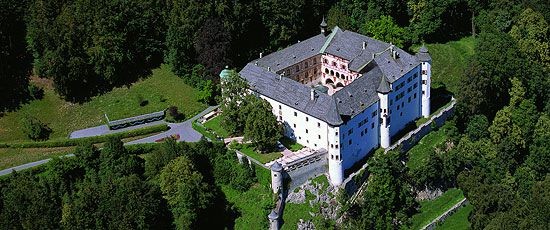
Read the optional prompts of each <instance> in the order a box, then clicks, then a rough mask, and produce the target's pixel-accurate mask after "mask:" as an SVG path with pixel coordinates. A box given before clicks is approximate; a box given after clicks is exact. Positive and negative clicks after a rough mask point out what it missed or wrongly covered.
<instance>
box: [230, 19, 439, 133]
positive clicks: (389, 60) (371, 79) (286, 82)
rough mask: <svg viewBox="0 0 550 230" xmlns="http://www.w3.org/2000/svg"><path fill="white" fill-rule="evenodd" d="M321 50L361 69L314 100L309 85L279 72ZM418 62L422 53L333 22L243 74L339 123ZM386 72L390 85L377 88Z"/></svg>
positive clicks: (255, 85)
mask: <svg viewBox="0 0 550 230" xmlns="http://www.w3.org/2000/svg"><path fill="white" fill-rule="evenodd" d="M363 44H365V45H366V46H365V47H364V46H363ZM392 50H393V51H395V52H396V53H397V54H398V57H397V58H394V57H393V55H392ZM323 53H328V54H331V55H334V56H338V57H341V58H344V59H347V60H349V61H350V64H349V66H348V68H349V69H350V70H352V71H355V72H359V73H361V74H362V75H361V76H360V77H359V78H357V79H356V80H354V81H353V82H352V83H350V84H349V85H347V86H345V87H344V88H342V89H340V90H339V91H337V92H336V93H334V94H333V95H331V96H329V95H327V94H325V93H321V92H317V93H316V94H317V96H316V99H315V100H310V93H311V91H310V90H311V88H310V87H308V86H306V85H304V84H301V83H299V82H296V81H294V80H292V79H289V78H286V77H282V78H280V77H279V75H278V74H277V73H278V72H279V71H280V70H282V69H284V68H287V67H289V66H291V65H293V64H295V63H298V62H300V61H303V60H305V59H307V58H310V57H313V56H315V55H318V54H323ZM426 54H427V53H426ZM417 55H418V54H417ZM428 56H429V55H428ZM373 57H374V58H373ZM418 64H419V59H418V56H413V55H410V54H408V53H407V52H405V51H404V50H402V49H399V48H397V47H394V46H392V45H391V44H388V43H385V42H382V41H378V40H375V39H372V38H369V37H367V36H364V35H361V34H358V33H354V32H351V31H345V30H342V29H340V28H338V27H335V28H334V29H333V30H332V32H331V33H330V34H329V35H328V36H325V35H323V34H319V35H317V36H314V37H311V38H309V39H307V40H305V41H302V42H299V43H296V44H294V45H292V46H289V47H287V48H285V49H282V50H280V51H278V52H275V53H272V54H269V55H267V56H265V57H263V58H260V59H256V60H254V61H252V62H250V63H249V64H248V65H246V66H245V67H244V68H243V69H242V70H241V72H240V74H241V76H242V77H244V78H245V79H246V80H247V81H248V82H249V84H250V85H251V88H252V90H254V91H256V92H259V93H261V94H263V95H265V96H267V97H269V98H271V99H273V100H276V101H278V102H280V103H283V104H285V105H288V106H290V107H292V108H295V109H297V110H299V111H301V112H303V113H306V114H308V115H311V116H313V117H316V118H318V119H320V120H323V121H325V122H327V123H329V124H331V125H340V124H342V123H343V120H346V119H348V117H353V116H355V115H356V114H358V113H360V112H362V111H363V110H364V109H366V108H367V107H368V106H370V105H372V104H373V103H375V102H376V101H378V100H379V98H378V95H377V90H382V91H387V90H388V89H389V90H391V88H390V86H389V84H387V83H388V82H389V83H392V82H394V81H396V80H397V79H399V78H401V76H403V75H404V74H406V73H407V72H409V71H410V70H411V69H412V68H414V67H416V66H417V65H418ZM268 67H269V70H268ZM383 76H384V77H385V79H386V84H387V85H386V86H383V87H382V88H379V87H380V86H381V79H382V77H383ZM279 79H280V80H279ZM388 92H389V91H388Z"/></svg>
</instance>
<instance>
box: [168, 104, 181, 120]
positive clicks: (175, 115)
mask: <svg viewBox="0 0 550 230" xmlns="http://www.w3.org/2000/svg"><path fill="white" fill-rule="evenodd" d="M183 120H185V115H184V114H183V113H180V112H179V110H178V107H176V106H173V105H172V106H170V107H168V109H167V111H166V121H168V122H178V121H183Z"/></svg>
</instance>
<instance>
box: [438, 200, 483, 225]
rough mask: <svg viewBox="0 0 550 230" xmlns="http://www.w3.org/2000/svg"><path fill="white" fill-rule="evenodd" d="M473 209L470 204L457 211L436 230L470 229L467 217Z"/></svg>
mask: <svg viewBox="0 0 550 230" xmlns="http://www.w3.org/2000/svg"><path fill="white" fill-rule="evenodd" d="M473 208H474V207H473V206H472V205H470V204H468V205H466V206H464V207H462V208H460V209H458V210H457V211H456V212H455V213H453V214H452V215H451V216H449V217H448V218H447V219H446V220H445V222H443V224H441V225H440V226H437V229H443V230H445V229H449V230H467V229H470V222H469V221H468V215H470V212H472V209H473Z"/></svg>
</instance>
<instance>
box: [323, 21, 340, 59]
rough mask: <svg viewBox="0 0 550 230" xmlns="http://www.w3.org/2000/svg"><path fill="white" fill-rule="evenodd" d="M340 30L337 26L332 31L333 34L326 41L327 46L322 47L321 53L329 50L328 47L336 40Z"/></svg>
mask: <svg viewBox="0 0 550 230" xmlns="http://www.w3.org/2000/svg"><path fill="white" fill-rule="evenodd" d="M339 29H340V28H339V27H338V26H335V27H334V29H333V30H332V33H330V35H328V38H327V40H326V41H325V44H323V46H322V47H321V49H320V50H319V53H320V54H322V53H325V50H326V49H327V47H328V46H329V45H330V42H331V41H332V39H333V38H334V36H335V35H336V33H337V32H338V30H339Z"/></svg>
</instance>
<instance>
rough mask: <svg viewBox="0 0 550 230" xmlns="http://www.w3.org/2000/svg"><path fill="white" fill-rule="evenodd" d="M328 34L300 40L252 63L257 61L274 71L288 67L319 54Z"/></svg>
mask: <svg viewBox="0 0 550 230" xmlns="http://www.w3.org/2000/svg"><path fill="white" fill-rule="evenodd" d="M326 39H327V36H325V35H322V34H318V35H317V36H313V37H311V38H309V39H307V40H305V41H301V42H298V43H296V44H294V45H291V46H289V47H287V48H284V49H282V50H279V51H277V52H274V53H271V54H269V55H266V56H264V57H262V58H259V59H256V60H254V61H252V62H250V63H256V62H257V64H258V65H259V66H262V67H266V68H267V67H270V68H271V70H272V71H273V72H279V71H280V70H282V69H284V68H287V67H289V66H291V65H293V64H296V63H298V62H301V61H303V60H305V59H308V58H310V57H313V56H315V55H317V54H319V50H320V49H321V47H322V46H323V44H324V43H325V41H326Z"/></svg>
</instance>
